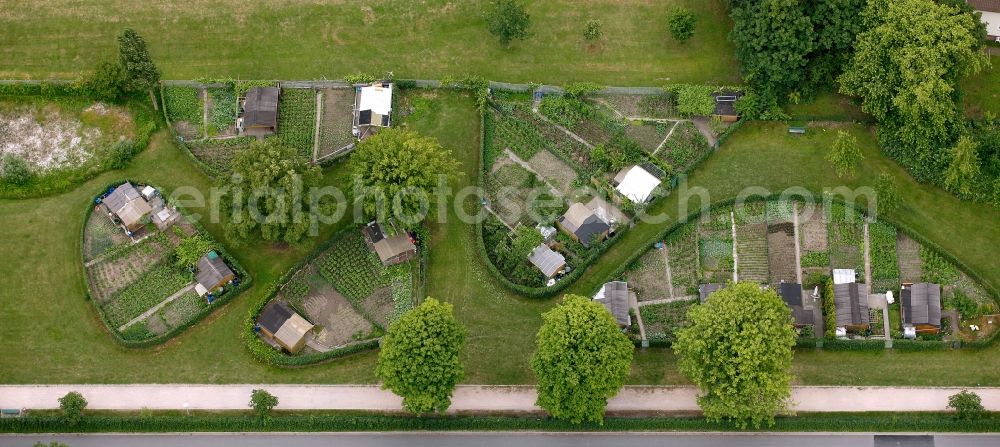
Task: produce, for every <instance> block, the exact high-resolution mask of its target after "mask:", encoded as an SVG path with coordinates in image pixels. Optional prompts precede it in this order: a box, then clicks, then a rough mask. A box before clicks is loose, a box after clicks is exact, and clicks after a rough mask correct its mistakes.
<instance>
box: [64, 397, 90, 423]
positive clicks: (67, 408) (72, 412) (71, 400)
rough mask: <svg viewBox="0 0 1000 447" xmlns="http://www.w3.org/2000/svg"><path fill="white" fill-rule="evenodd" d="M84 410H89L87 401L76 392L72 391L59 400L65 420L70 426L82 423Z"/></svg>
mask: <svg viewBox="0 0 1000 447" xmlns="http://www.w3.org/2000/svg"><path fill="white" fill-rule="evenodd" d="M84 408H87V399H84V398H83V395H82V394H80V393H78V392H76V391H70V392H68V393H66V395H65V396H63V397H60V398H59V409H60V410H62V414H63V418H64V419H65V420H66V422H68V423H69V424H70V425H76V424H77V423H78V422H80V419H81V418H82V417H83V410H84Z"/></svg>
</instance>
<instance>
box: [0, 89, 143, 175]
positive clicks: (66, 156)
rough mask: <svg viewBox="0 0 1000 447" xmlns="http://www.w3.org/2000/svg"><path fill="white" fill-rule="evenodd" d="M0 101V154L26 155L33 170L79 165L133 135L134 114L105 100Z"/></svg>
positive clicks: (41, 170)
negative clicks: (61, 102)
mask: <svg viewBox="0 0 1000 447" xmlns="http://www.w3.org/2000/svg"><path fill="white" fill-rule="evenodd" d="M75 105H77V106H79V107H80V108H75V107H74V104H56V103H48V102H44V101H41V100H38V101H34V100H32V101H16V102H13V101H0V154H13V155H16V156H18V157H20V158H22V159H24V160H25V161H26V162H27V163H28V165H29V166H30V167H31V169H32V170H34V171H36V172H46V171H50V170H54V169H62V168H71V167H77V166H79V165H81V164H84V163H86V162H88V161H90V160H91V159H93V158H95V157H96V156H98V154H99V153H100V152H102V151H103V150H104V149H105V148H106V146H110V145H111V144H113V143H114V142H115V141H117V140H118V139H127V138H132V137H134V134H135V125H134V123H133V121H132V117H131V116H129V114H128V113H127V112H125V110H124V109H122V108H121V107H118V106H109V105H106V104H104V103H91V104H90V105H89V106H86V107H85V108H84V106H83V105H82V103H80V104H75Z"/></svg>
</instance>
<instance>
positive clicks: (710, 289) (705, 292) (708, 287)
mask: <svg viewBox="0 0 1000 447" xmlns="http://www.w3.org/2000/svg"><path fill="white" fill-rule="evenodd" d="M723 287H726V286H725V285H722V284H717V283H709V284H701V285H699V286H698V297H699V298H701V302H702V303H704V302H705V301H706V300H708V297H709V296H710V295H712V294H713V293H715V292H716V291H719V290H722V288H723Z"/></svg>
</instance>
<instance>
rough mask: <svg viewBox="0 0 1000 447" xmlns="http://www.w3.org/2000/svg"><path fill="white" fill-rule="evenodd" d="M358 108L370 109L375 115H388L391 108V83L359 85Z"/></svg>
mask: <svg viewBox="0 0 1000 447" xmlns="http://www.w3.org/2000/svg"><path fill="white" fill-rule="evenodd" d="M360 96H361V100H360V101H359V102H358V110H371V111H372V113H374V114H377V115H388V114H389V112H390V111H391V110H392V84H389V85H388V86H386V87H382V86H378V85H369V86H367V87H361V93H360Z"/></svg>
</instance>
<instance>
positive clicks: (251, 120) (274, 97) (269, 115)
mask: <svg viewBox="0 0 1000 447" xmlns="http://www.w3.org/2000/svg"><path fill="white" fill-rule="evenodd" d="M280 96H281V90H279V89H278V88H277V87H254V88H252V89H250V90H247V94H246V97H245V98H244V99H243V107H242V109H243V110H242V114H241V115H240V118H239V120H238V122H237V128H238V129H239V131H240V133H241V134H243V135H248V136H252V137H257V138H263V137H266V136H268V135H274V134H275V133H277V132H278V100H279V99H280Z"/></svg>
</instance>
